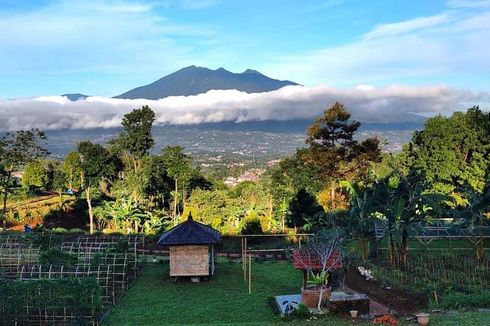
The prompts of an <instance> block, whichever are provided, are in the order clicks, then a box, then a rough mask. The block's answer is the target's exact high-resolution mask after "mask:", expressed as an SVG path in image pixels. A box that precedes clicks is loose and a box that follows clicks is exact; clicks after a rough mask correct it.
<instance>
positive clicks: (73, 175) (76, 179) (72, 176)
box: [61, 151, 82, 189]
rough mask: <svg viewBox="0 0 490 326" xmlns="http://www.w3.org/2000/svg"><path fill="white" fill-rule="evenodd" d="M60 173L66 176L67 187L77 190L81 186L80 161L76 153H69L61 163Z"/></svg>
mask: <svg viewBox="0 0 490 326" xmlns="http://www.w3.org/2000/svg"><path fill="white" fill-rule="evenodd" d="M61 171H62V172H63V173H64V175H65V176H66V181H67V182H68V187H69V188H70V189H78V188H79V187H81V186H82V160H81V157H80V153H79V152H77V151H73V152H70V153H69V154H68V155H67V156H65V158H64V160H63V162H62V163H61Z"/></svg>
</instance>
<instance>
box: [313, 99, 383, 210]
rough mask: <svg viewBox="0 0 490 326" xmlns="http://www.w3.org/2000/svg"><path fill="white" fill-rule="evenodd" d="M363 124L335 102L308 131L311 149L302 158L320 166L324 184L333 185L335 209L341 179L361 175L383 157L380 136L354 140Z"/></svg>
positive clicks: (331, 190) (333, 207)
mask: <svg viewBox="0 0 490 326" xmlns="http://www.w3.org/2000/svg"><path fill="white" fill-rule="evenodd" d="M360 125H361V123H360V122H358V121H353V120H351V114H350V113H349V112H348V111H347V109H346V107H345V106H344V105H343V104H342V103H339V102H336V103H334V104H333V105H332V106H330V107H329V108H327V109H325V111H324V113H323V115H321V116H320V117H318V118H317V119H316V120H315V121H314V122H313V124H312V125H311V126H309V127H308V129H307V131H306V133H307V138H306V144H308V145H309V148H308V150H306V151H304V153H303V159H304V160H305V161H306V162H307V164H311V165H314V166H315V167H316V168H317V175H318V177H319V178H320V179H321V180H322V181H323V182H324V184H325V185H330V192H331V194H330V198H331V201H332V209H335V208H336V207H335V198H336V193H337V183H338V181H339V180H340V179H343V180H345V179H352V178H354V179H355V178H360V174H361V173H365V172H366V171H367V169H368V167H369V166H370V163H371V162H378V161H380V160H381V155H380V154H381V151H380V148H379V140H378V139H376V138H368V139H366V140H364V141H363V142H358V141H357V140H355V139H354V135H355V133H356V132H357V130H358V129H359V127H360Z"/></svg>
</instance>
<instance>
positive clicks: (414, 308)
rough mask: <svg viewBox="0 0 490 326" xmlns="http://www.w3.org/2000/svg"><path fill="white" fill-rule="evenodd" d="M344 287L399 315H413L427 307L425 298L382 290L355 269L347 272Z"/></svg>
mask: <svg viewBox="0 0 490 326" xmlns="http://www.w3.org/2000/svg"><path fill="white" fill-rule="evenodd" d="M345 285H346V286H347V287H349V288H350V289H352V290H354V291H356V292H359V293H363V294H367V295H368V296H369V297H370V298H371V299H374V300H375V301H377V302H379V303H382V304H384V305H386V306H387V307H388V308H389V309H391V310H394V311H396V312H397V313H398V314H400V315H407V314H413V313H415V312H418V311H421V310H423V309H425V308H426V307H427V298H426V297H425V296H424V295H420V294H415V293H409V292H407V291H402V290H399V289H394V288H390V289H387V288H383V287H382V285H381V284H380V283H379V282H377V281H367V280H366V279H365V278H364V277H363V276H362V275H361V274H360V273H359V271H358V270H357V269H356V268H351V269H349V270H348V271H347V276H346V279H345Z"/></svg>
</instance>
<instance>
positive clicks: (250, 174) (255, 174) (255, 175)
mask: <svg viewBox="0 0 490 326" xmlns="http://www.w3.org/2000/svg"><path fill="white" fill-rule="evenodd" d="M264 172H265V170H263V169H250V170H248V171H245V172H244V173H243V174H242V175H240V176H239V177H238V178H234V177H228V178H226V180H225V181H224V184H225V185H227V186H229V187H235V186H236V185H238V184H239V183H241V182H246V181H250V182H255V181H258V180H259V179H260V177H261V176H262V174H264Z"/></svg>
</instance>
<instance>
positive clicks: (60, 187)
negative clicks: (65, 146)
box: [53, 165, 67, 206]
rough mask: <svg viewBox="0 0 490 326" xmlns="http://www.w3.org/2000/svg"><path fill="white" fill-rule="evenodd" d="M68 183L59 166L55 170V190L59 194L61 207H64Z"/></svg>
mask: <svg viewBox="0 0 490 326" xmlns="http://www.w3.org/2000/svg"><path fill="white" fill-rule="evenodd" d="M66 181H67V179H66V175H65V173H64V172H63V171H62V170H61V167H60V166H59V165H57V166H56V167H55V169H54V176H53V189H54V190H56V191H57V192H58V195H59V197H60V206H63V191H64V190H65V189H66V188H65V187H66Z"/></svg>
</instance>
